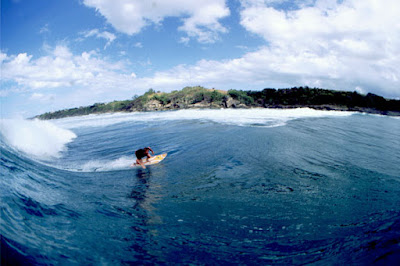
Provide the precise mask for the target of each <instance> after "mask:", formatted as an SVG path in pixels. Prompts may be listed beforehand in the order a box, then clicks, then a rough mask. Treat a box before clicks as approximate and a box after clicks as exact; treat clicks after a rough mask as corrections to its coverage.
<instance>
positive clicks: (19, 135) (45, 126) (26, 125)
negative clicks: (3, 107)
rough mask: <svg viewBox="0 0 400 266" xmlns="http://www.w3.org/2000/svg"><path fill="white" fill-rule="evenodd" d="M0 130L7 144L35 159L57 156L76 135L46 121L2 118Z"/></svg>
mask: <svg viewBox="0 0 400 266" xmlns="http://www.w3.org/2000/svg"><path fill="white" fill-rule="evenodd" d="M0 132H1V134H2V136H3V138H4V140H5V141H6V143H7V144H8V145H10V146H11V147H13V148H15V149H17V150H19V151H21V152H23V153H25V154H27V155H28V156H33V157H35V158H37V159H44V160H48V159H52V158H59V157H60V156H61V152H62V151H64V150H65V149H66V146H65V145H66V144H67V143H69V142H71V141H72V140H73V139H74V138H76V135H75V133H74V132H72V131H71V130H68V129H63V128H60V127H58V126H56V125H54V124H53V123H51V122H48V121H41V120H22V119H3V120H1V121H0Z"/></svg>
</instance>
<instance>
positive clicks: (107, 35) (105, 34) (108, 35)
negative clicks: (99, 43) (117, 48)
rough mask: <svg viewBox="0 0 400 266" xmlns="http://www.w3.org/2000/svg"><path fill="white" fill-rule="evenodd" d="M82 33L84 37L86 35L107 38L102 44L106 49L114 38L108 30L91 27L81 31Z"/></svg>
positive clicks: (86, 36)
mask: <svg viewBox="0 0 400 266" xmlns="http://www.w3.org/2000/svg"><path fill="white" fill-rule="evenodd" d="M82 35H84V37H85V38H88V37H93V36H94V37H96V38H101V39H105V40H107V43H106V45H105V46H104V49H106V48H107V47H108V46H109V45H110V44H111V43H112V42H113V41H114V40H115V39H116V38H117V36H115V34H113V33H111V32H108V31H99V30H98V29H92V30H90V31H87V32H83V33H82Z"/></svg>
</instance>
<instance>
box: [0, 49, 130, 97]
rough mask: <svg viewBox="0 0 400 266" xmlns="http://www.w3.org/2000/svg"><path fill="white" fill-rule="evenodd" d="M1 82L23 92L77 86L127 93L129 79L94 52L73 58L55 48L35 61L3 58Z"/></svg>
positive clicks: (117, 66) (118, 64)
mask: <svg viewBox="0 0 400 266" xmlns="http://www.w3.org/2000/svg"><path fill="white" fill-rule="evenodd" d="M1 57H2V58H4V54H2V56H1ZM2 80H3V81H7V80H11V81H14V82H16V83H17V84H18V85H19V86H23V87H26V88H27V89H43V88H46V89H50V88H60V87H74V88H79V87H80V88H87V89H90V90H94V91H95V92H96V93H101V92H104V91H106V90H108V89H113V88H118V89H119V90H129V89H130V87H131V86H132V84H131V80H132V78H131V76H130V74H128V73H126V71H125V65H124V64H123V63H121V62H108V61H106V60H104V59H102V58H100V57H99V56H97V54H96V52H94V51H91V52H83V53H82V54H81V55H73V54H72V52H71V51H70V50H69V49H68V47H66V46H56V47H55V48H54V49H53V50H51V52H50V53H49V54H48V55H46V56H43V57H40V58H37V59H34V58H33V56H32V55H28V54H27V53H21V54H18V55H17V56H7V55H6V56H5V60H3V62H2Z"/></svg>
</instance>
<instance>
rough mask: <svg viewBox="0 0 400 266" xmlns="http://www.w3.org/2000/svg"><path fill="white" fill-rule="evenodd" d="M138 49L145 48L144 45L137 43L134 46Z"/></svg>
mask: <svg viewBox="0 0 400 266" xmlns="http://www.w3.org/2000/svg"><path fill="white" fill-rule="evenodd" d="M134 46H135V47H136V48H143V44H142V43H141V42H137V43H135V45H134Z"/></svg>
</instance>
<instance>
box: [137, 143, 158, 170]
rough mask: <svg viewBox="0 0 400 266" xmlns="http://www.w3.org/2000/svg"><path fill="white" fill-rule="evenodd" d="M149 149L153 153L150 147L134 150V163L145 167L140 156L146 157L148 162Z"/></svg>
mask: <svg viewBox="0 0 400 266" xmlns="http://www.w3.org/2000/svg"><path fill="white" fill-rule="evenodd" d="M150 151H151V152H152V153H153V155H154V151H153V150H152V149H151V148H150V147H146V148H143V149H139V150H137V151H135V155H136V164H140V166H142V168H143V169H146V166H144V163H143V160H142V158H144V157H147V159H146V160H147V162H148V161H149V158H151V155H150Z"/></svg>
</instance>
